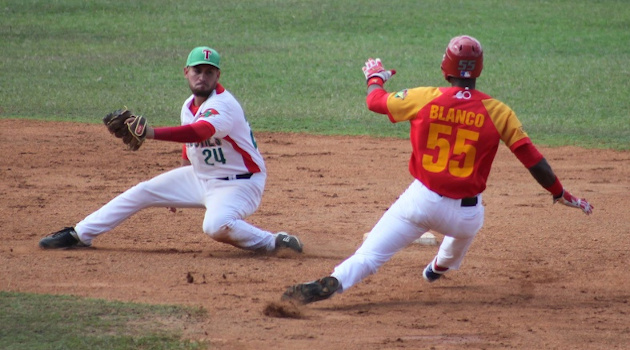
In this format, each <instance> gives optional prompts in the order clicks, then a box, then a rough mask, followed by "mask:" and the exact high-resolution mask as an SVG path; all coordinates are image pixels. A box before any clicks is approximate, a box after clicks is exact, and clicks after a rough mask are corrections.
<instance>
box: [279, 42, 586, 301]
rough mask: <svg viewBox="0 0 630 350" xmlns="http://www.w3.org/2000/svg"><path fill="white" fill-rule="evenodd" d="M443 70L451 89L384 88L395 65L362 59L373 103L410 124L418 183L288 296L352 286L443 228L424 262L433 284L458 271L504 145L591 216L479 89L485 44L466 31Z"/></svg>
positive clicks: (559, 196)
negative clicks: (323, 272)
mask: <svg viewBox="0 0 630 350" xmlns="http://www.w3.org/2000/svg"><path fill="white" fill-rule="evenodd" d="M441 67H442V72H443V74H444V78H445V79H446V80H447V81H448V82H449V83H450V84H451V86H450V87H440V88H438V87H418V88H413V89H405V90H402V91H399V92H395V93H388V92H387V91H385V90H384V89H383V84H384V83H385V82H386V81H387V80H388V79H389V78H391V77H392V75H394V74H395V73H396V71H395V70H385V69H384V68H383V66H382V64H381V61H380V59H375V60H374V59H369V60H368V61H367V62H366V63H365V67H363V72H364V74H365V77H366V80H367V98H366V102H367V106H368V108H369V109H370V110H371V111H373V112H376V113H380V114H385V115H387V116H388V117H389V119H390V120H391V121H392V122H393V123H397V122H402V121H409V122H410V123H411V130H410V141H411V145H412V148H413V150H412V154H411V159H410V161H409V171H410V173H411V175H413V177H414V178H415V180H414V181H413V182H412V183H411V185H410V186H409V187H408V188H407V190H406V191H405V192H404V193H403V194H402V195H401V196H400V197H399V198H398V200H396V202H395V203H394V204H393V205H392V206H391V207H390V208H389V209H388V210H387V212H385V214H384V215H383V217H382V218H381V219H380V220H379V221H378V223H377V224H376V225H375V226H374V228H373V229H372V230H371V231H370V233H369V235H368V236H367V238H366V239H365V241H364V242H363V244H362V245H361V247H359V249H358V250H357V251H356V252H355V253H354V255H352V256H350V257H349V258H348V259H346V260H345V261H343V262H342V263H341V264H339V265H338V266H337V267H335V269H334V271H333V273H332V274H331V275H330V276H326V277H323V278H320V279H318V280H315V281H312V282H308V283H302V284H296V285H294V286H291V287H289V288H288V289H287V290H286V292H285V293H284V294H283V296H282V298H283V299H285V300H295V301H298V302H300V303H304V304H307V303H311V302H315V301H318V300H323V299H327V298H330V297H331V296H332V295H333V294H334V293H340V292H343V291H345V290H348V289H349V288H351V287H352V286H353V285H355V284H356V283H358V282H359V281H361V280H362V279H364V278H365V277H367V276H368V275H370V274H373V273H375V272H376V271H377V270H378V268H379V267H380V266H381V265H383V264H384V263H385V262H386V261H388V260H389V259H390V258H391V257H392V256H393V255H394V254H395V253H396V252H398V251H399V250H401V249H402V248H404V247H406V246H407V245H409V244H410V243H412V242H413V241H414V240H416V239H418V238H419V237H420V236H421V235H422V234H423V233H425V232H427V231H429V230H434V231H436V232H439V233H441V234H443V235H444V240H443V241H442V244H441V245H440V248H439V250H438V253H437V255H436V256H435V258H434V259H433V260H432V261H431V262H430V263H429V264H428V265H427V266H426V267H425V269H424V271H423V273H422V274H423V277H424V279H425V280H427V281H428V282H435V281H436V280H438V279H439V278H440V277H441V276H442V275H443V274H444V273H446V272H447V271H449V270H457V269H458V268H459V267H460V265H461V263H462V260H463V258H464V255H465V254H466V252H467V250H468V248H469V247H470V244H471V243H472V241H473V239H474V238H475V236H476V235H477V232H479V230H480V229H481V227H482V225H483V220H484V207H483V205H482V203H481V193H482V192H483V191H484V189H485V188H486V180H487V179H488V174H489V173H490V168H491V166H492V162H493V160H494V157H495V154H496V152H497V148H498V146H499V142H500V141H503V143H505V144H506V145H507V146H508V147H509V148H510V150H511V151H512V152H513V153H514V155H515V156H516V157H517V158H518V159H519V160H520V161H521V163H523V165H524V166H525V167H526V168H527V169H528V170H529V172H530V173H531V175H532V176H533V177H534V179H536V181H537V182H538V183H539V184H540V185H541V186H542V187H543V188H545V189H546V190H547V191H549V192H550V193H551V194H552V196H553V202H554V203H555V202H559V203H562V204H564V205H567V206H569V207H572V208H578V209H580V210H582V211H583V212H584V213H586V214H590V213H591V212H592V209H593V207H592V206H591V205H590V204H589V203H588V202H587V201H586V200H585V199H578V198H576V197H574V196H573V195H571V194H570V193H569V191H567V190H566V189H564V188H563V186H562V184H561V183H560V181H559V180H558V178H557V177H556V175H555V174H554V172H553V171H552V169H551V167H550V166H549V164H548V163H547V161H546V160H545V158H544V157H543V156H542V154H540V152H539V151H538V150H537V149H536V147H535V146H534V145H533V144H532V142H531V141H530V139H529V137H528V136H527V134H526V133H525V131H523V128H522V125H521V123H520V122H519V120H518V119H517V117H516V115H515V114H514V112H513V111H512V110H511V109H510V108H509V107H508V106H506V105H505V104H503V103H502V102H500V101H498V100H496V99H493V98H492V97H490V96H488V95H486V94H484V93H482V92H481V91H479V90H476V89H475V82H476V78H477V77H479V75H480V74H481V70H482V68H483V50H482V47H481V44H480V43H479V41H477V40H476V39H475V38H472V37H470V36H465V35H464V36H457V37H455V38H453V39H452V40H451V41H450V43H449V44H448V46H447V48H446V52H445V54H444V57H443V59H442V66H441Z"/></svg>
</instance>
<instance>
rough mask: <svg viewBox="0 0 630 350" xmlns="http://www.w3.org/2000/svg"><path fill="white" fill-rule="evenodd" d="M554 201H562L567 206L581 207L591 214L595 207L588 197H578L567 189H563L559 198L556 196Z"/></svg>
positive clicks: (587, 213)
mask: <svg viewBox="0 0 630 350" xmlns="http://www.w3.org/2000/svg"><path fill="white" fill-rule="evenodd" d="M553 202H554V204H555V203H560V204H564V205H566V206H567V207H572V208H578V209H581V210H582V211H583V212H584V213H585V214H586V215H589V214H591V213H592V212H593V208H594V207H593V206H592V205H591V203H589V202H588V201H587V200H586V199H584V198H581V199H580V198H577V197H575V196H574V195H572V194H571V193H569V191H567V190H563V191H562V195H561V196H560V197H558V198H554V199H553Z"/></svg>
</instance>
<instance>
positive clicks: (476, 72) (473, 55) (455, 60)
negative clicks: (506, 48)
mask: <svg viewBox="0 0 630 350" xmlns="http://www.w3.org/2000/svg"><path fill="white" fill-rule="evenodd" d="M441 68H442V73H444V78H445V79H446V80H448V78H449V77H454V78H463V79H469V78H477V77H478V76H480V75H481V69H483V49H482V48H481V43H479V41H478V40H477V39H475V38H473V37H472V36H468V35H461V36H456V37H454V38H453V39H451V42H449V43H448V46H447V47H446V52H445V53H444V57H443V58H442V66H441Z"/></svg>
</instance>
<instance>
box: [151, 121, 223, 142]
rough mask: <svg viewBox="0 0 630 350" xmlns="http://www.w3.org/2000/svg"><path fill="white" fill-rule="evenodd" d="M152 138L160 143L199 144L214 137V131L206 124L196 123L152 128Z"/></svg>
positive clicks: (212, 127) (210, 125)
mask: <svg viewBox="0 0 630 350" xmlns="http://www.w3.org/2000/svg"><path fill="white" fill-rule="evenodd" d="M153 131H154V132H155V136H154V138H155V139H156V140H162V141H174V142H201V141H205V140H207V139H209V138H210V137H211V136H212V135H214V132H215V129H214V126H212V124H210V123H208V122H196V123H192V124H188V125H182V126H167V127H162V128H154V129H153Z"/></svg>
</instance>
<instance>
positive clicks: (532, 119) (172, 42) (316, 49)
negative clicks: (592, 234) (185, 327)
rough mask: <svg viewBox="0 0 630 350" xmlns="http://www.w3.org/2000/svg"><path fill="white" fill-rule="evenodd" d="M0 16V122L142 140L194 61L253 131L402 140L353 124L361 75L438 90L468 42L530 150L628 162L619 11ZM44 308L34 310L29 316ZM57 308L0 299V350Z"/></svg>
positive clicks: (275, 7) (223, 4) (373, 124)
mask: <svg viewBox="0 0 630 350" xmlns="http://www.w3.org/2000/svg"><path fill="white" fill-rule="evenodd" d="M1 5H2V6H0V12H1V16H2V21H0V47H1V48H2V50H1V52H0V72H1V74H0V118H36V119H47V120H70V121H77V122H89V123H100V120H101V118H102V117H103V116H104V115H105V114H106V113H107V112H109V111H111V110H114V109H117V108H119V107H121V106H123V105H125V106H128V107H129V108H130V109H132V110H133V111H134V112H137V113H140V114H142V115H145V116H147V117H148V118H149V121H150V122H151V123H152V124H154V125H176V124H178V122H179V110H180V108H181V104H182V102H183V101H184V99H185V98H186V97H187V96H188V95H189V93H190V92H189V90H188V87H187V85H186V82H185V80H184V79H183V65H184V62H185V59H186V56H187V54H188V52H189V51H190V50H191V49H192V48H193V47H195V46H200V45H208V46H212V47H213V48H215V49H217V50H218V51H219V52H220V53H221V54H222V58H223V61H222V76H221V82H222V83H223V84H224V85H225V86H226V88H228V89H229V90H231V91H232V92H233V93H234V94H235V95H236V96H237V97H238V98H239V100H240V101H241V102H242V104H243V105H244V107H245V110H246V114H247V116H248V118H249V120H250V122H251V124H252V126H253V128H254V130H256V131H282V132H306V133H318V134H337V135H373V136H393V137H406V136H407V133H408V126H407V125H392V124H390V123H389V121H388V120H387V118H385V117H383V116H378V115H375V114H373V113H371V112H369V111H367V109H366V108H365V99H364V97H365V83H364V77H363V74H362V72H361V67H362V66H363V63H364V61H365V60H366V59H367V58H368V57H380V58H381V59H382V60H383V62H384V64H385V66H386V67H387V68H394V69H396V70H397V71H398V74H397V75H396V76H395V77H394V78H393V79H392V80H390V81H389V82H388V83H387V85H386V88H387V89H388V90H389V91H395V90H399V89H403V88H408V87H415V86H426V85H445V83H446V82H445V81H444V80H443V78H442V76H441V72H440V69H439V64H440V61H441V58H442V54H443V52H444V48H445V45H446V43H447V42H448V40H449V39H450V38H451V37H453V36H455V35H459V34H469V35H473V36H475V37H477V38H478V39H479V40H480V41H481V42H482V44H483V45H484V50H485V69H484V72H483V74H482V76H481V78H480V79H479V80H478V84H477V86H478V88H479V89H481V90H482V91H484V92H486V93H488V94H490V95H492V96H494V97H496V98H498V99H500V100H502V101H504V102H505V103H507V104H508V105H510V106H511V107H512V108H513V109H514V110H515V111H516V113H517V115H518V116H519V119H520V120H521V121H522V122H523V124H524V125H525V128H526V130H527V131H528V132H529V134H530V136H531V138H532V139H533V140H534V142H536V143H537V144H539V145H549V146H559V145H577V146H584V147H589V148H590V147H594V148H612V149H620V150H628V149H630V116H629V112H630V111H629V106H630V103H629V102H628V95H627V94H628V92H629V89H628V86H629V85H628V80H629V78H630V65H629V64H628V63H629V62H630V46H629V45H628V43H630V3H629V2H628V1H627V0H598V1H596V0H557V1H543V0H505V1H504V0H453V1H443V0H427V1H404V0H394V1H388V2H381V3H376V2H373V1H368V0H351V1H333V0H318V1H297V0H293V1H289V0H244V1H216V0H209V1H203V2H200V1H191V0H177V1H176V0H156V1H143V2H134V1H131V2H128V1H123V0H94V1H84V0H3V1H2V3H1ZM1 133H2V132H1V131H0V137H1ZM0 287H1V286H0ZM0 289H1V288H0ZM79 300H81V299H79ZM42 303H45V305H46V307H43V308H38V307H37V306H39V305H41V304H42ZM74 303H77V301H76V300H75V301H74ZM67 305H68V299H66V298H64V297H48V296H33V295H20V294H11V293H0V306H2V309H3V310H2V311H3V312H2V314H3V315H11V316H10V319H3V320H1V321H2V322H0V335H1V337H0V339H2V340H1V341H0V347H2V348H5V349H37V348H45V346H44V345H42V344H46V342H45V340H46V337H37V336H33V335H34V334H36V333H34V332H40V330H41V332H44V329H47V328H48V325H47V324H45V323H40V322H38V321H37V320H33V319H32V318H31V317H33V316H35V315H33V313H35V311H34V310H37V311H36V312H37V317H41V318H42V319H46V318H50V317H55V315H58V314H59V313H60V312H61V311H62V310H64V308H66V307H67ZM78 305H80V306H81V307H87V308H90V310H97V309H98V308H101V307H105V308H111V307H113V306H111V305H110V304H106V303H105V304H103V305H99V306H94V305H93V302H92V301H82V302H80V303H79V304H78ZM115 309H116V311H115V313H116V314H120V315H125V314H126V313H129V314H132V313H142V314H144V313H146V314H155V313H157V312H160V311H159V310H158V311H156V310H155V309H152V308H138V306H136V305H128V306H124V304H123V305H120V304H116V306H115ZM6 310H10V313H7V312H8V311H7V312H5V311H6ZM108 312H109V311H108ZM175 313H176V312H175ZM69 322H71V324H70V326H72V328H73V329H82V328H84V329H89V330H90V331H93V332H96V334H97V336H98V337H108V335H107V334H109V331H108V332H105V333H107V334H99V332H100V331H99V329H100V327H97V326H96V324H95V323H94V322H97V321H95V320H94V319H92V318H90V315H89V314H88V315H85V317H72V318H70V321H69ZM32 324H37V325H40V326H41V328H35V329H34V328H33V327H32ZM147 329H148V330H147ZM29 331H30V333H29ZM151 332H152V329H150V327H149V328H146V329H145V328H143V329H138V330H137V334H132V335H130V337H131V338H132V339H131V340H130V339H129V338H126V337H122V338H121V339H108V340H106V341H104V342H102V343H98V344H102V346H100V347H98V346H97V347H91V348H93V349H96V348H99V349H100V348H107V349H124V348H128V347H127V346H128V344H129V343H128V341H144V340H145V338H147V337H148V338H149V339H150V338H151V337H152V335H151V334H152V333H151ZM54 333H55V329H53V331H52V334H54ZM78 337H79V336H78V335H77V334H71V335H69V336H68V337H66V338H61V339H58V342H57V343H56V344H58V346H57V347H56V348H60V349H61V348H68V347H72V345H73V344H76V343H75V342H76V341H78V340H77V339H76V338H78ZM110 338H116V337H110ZM28 339H30V340H29V341H30V342H29V343H24V342H25V341H27V340H28ZM38 341H39V342H40V343H38ZM166 343H167V342H165V343H164V344H166ZM24 344H26V345H24ZM38 344H39V345H38ZM90 344H92V345H93V346H95V345H94V344H95V343H94V342H91V343H90ZM168 344H170V343H168ZM163 346H164V347H161V348H163V349H181V348H186V349H188V348H195V346H196V345H194V344H192V345H191V344H188V343H186V342H177V341H175V342H174V343H173V344H172V345H163ZM145 348H153V347H151V346H150V345H147V346H146V347H145ZM47 349H48V348H47Z"/></svg>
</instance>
